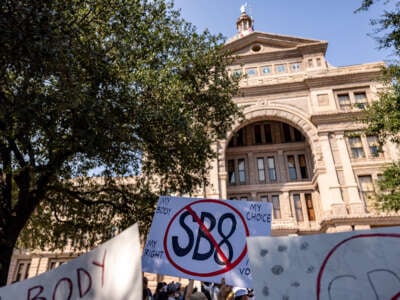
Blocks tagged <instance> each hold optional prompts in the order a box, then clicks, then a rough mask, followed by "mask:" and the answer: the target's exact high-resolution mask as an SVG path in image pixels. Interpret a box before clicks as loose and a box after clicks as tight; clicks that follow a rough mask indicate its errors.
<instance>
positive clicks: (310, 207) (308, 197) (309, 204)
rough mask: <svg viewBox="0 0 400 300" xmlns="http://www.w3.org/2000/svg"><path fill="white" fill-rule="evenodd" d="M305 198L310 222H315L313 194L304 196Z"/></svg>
mask: <svg viewBox="0 0 400 300" xmlns="http://www.w3.org/2000/svg"><path fill="white" fill-rule="evenodd" d="M304 197H305V200H306V206H307V215H308V220H309V221H315V211H314V205H313V202H312V197H311V194H304Z"/></svg>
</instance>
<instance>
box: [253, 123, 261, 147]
mask: <svg viewBox="0 0 400 300" xmlns="http://www.w3.org/2000/svg"><path fill="white" fill-rule="evenodd" d="M254 140H255V143H256V145H260V144H262V139H261V126H260V125H254Z"/></svg>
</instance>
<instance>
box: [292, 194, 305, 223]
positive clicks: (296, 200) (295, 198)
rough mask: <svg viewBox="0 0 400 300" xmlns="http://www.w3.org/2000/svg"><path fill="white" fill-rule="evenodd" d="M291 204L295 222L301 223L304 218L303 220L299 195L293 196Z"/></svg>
mask: <svg viewBox="0 0 400 300" xmlns="http://www.w3.org/2000/svg"><path fill="white" fill-rule="evenodd" d="M293 204H294V211H295V214H296V220H297V222H303V221H304V218H303V210H302V208H301V199H300V194H294V195H293Z"/></svg>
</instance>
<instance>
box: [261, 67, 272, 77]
mask: <svg viewBox="0 0 400 300" xmlns="http://www.w3.org/2000/svg"><path fill="white" fill-rule="evenodd" d="M262 72H263V74H264V75H269V74H271V73H272V68H271V66H265V67H263V68H262Z"/></svg>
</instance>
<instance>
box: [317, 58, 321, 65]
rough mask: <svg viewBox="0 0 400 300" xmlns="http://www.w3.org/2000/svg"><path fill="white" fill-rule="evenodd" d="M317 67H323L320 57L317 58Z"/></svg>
mask: <svg viewBox="0 0 400 300" xmlns="http://www.w3.org/2000/svg"><path fill="white" fill-rule="evenodd" d="M317 66H318V67H320V66H322V63H321V58H319V57H317Z"/></svg>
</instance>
